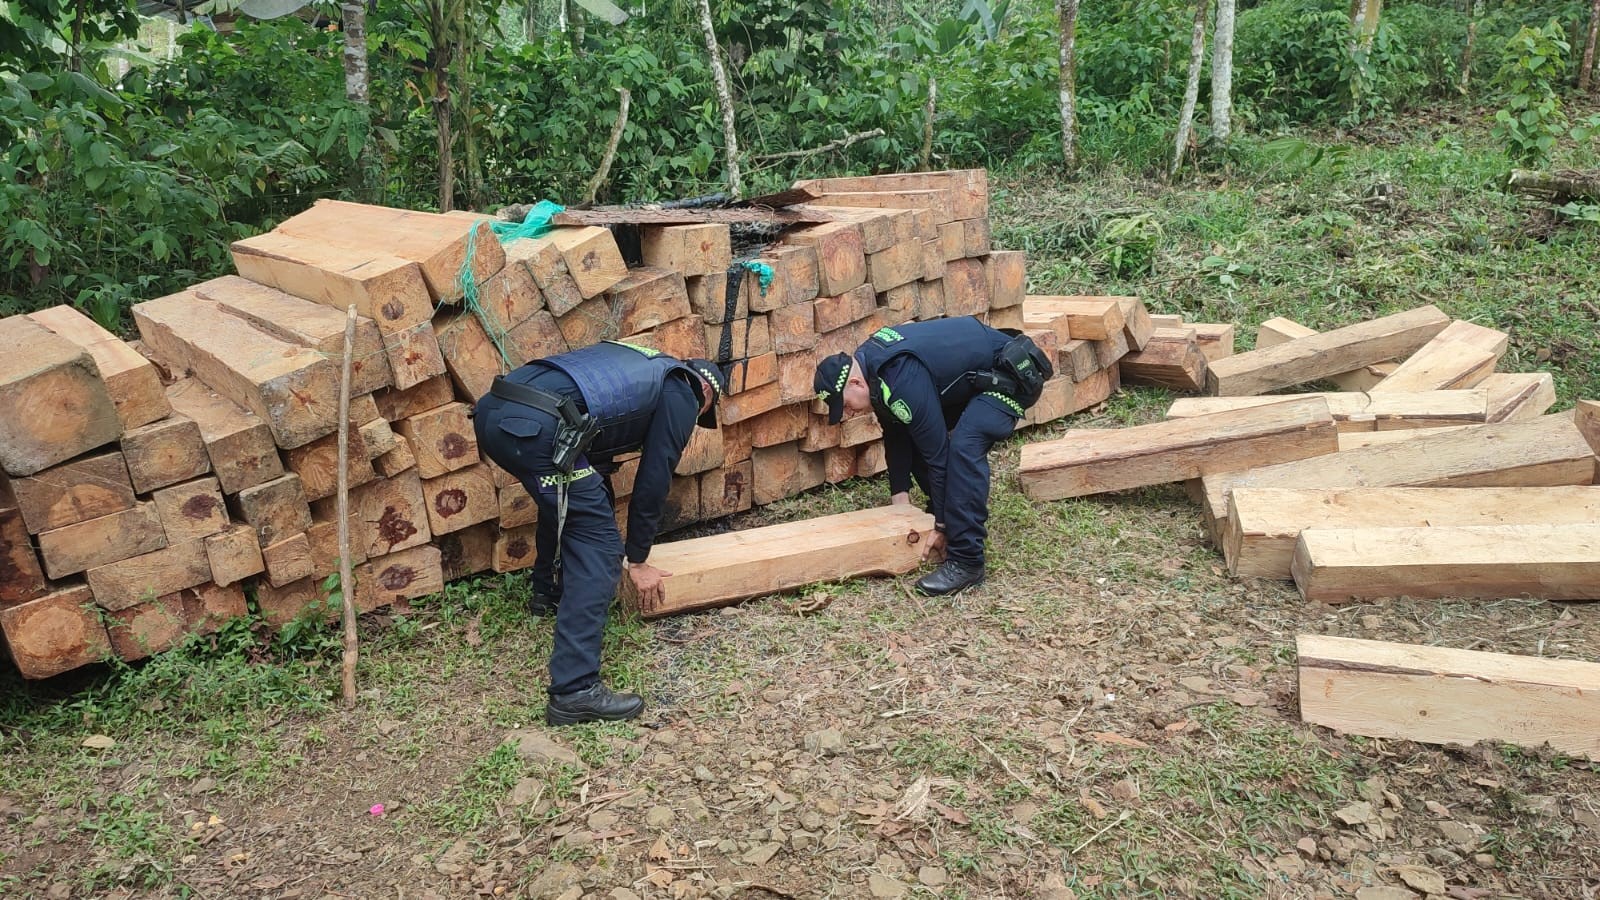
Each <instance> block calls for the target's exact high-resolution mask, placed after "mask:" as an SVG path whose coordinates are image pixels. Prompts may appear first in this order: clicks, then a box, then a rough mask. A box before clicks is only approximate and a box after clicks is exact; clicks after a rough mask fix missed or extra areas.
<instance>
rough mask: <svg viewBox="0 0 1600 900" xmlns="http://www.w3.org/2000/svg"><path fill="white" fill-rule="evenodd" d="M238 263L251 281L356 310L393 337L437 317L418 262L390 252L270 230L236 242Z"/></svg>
mask: <svg viewBox="0 0 1600 900" xmlns="http://www.w3.org/2000/svg"><path fill="white" fill-rule="evenodd" d="M231 250H232V252H233V264H234V267H235V268H237V269H238V270H239V274H240V275H243V276H244V277H245V278H248V279H250V280H251V281H255V282H259V283H261V284H266V285H271V286H272V287H275V288H277V289H278V290H280V291H284V292H285V293H289V294H293V295H294V296H296V297H302V298H304V299H306V300H310V301H312V302H314V303H320V304H322V305H323V306H327V307H331V308H333V309H338V310H343V309H348V308H349V307H351V306H354V307H355V308H356V314H357V315H362V316H366V317H367V318H369V319H372V320H373V321H374V322H376V323H377V325H378V329H379V330H380V331H382V332H383V333H384V334H385V335H390V334H393V333H395V332H398V331H402V330H404V329H407V328H411V327H414V326H416V325H420V324H422V323H423V322H426V321H428V319H429V318H430V317H431V316H432V315H433V303H434V301H433V297H432V296H431V295H430V294H429V293H428V282H427V280H426V279H425V278H424V277H423V275H422V270H421V269H420V268H418V266H417V264H416V263H414V262H412V261H410V260H406V259H401V258H399V257H398V256H393V255H391V254H389V253H386V252H374V251H352V250H348V249H345V248H342V247H337V246H332V245H329V244H324V243H318V242H315V241H308V240H302V239H300V238H296V237H292V236H290V235H287V234H283V233H281V232H275V231H269V232H267V233H265V234H258V235H256V236H255V237H252V238H246V239H244V240H241V241H234V242H233V244H232V246H231Z"/></svg>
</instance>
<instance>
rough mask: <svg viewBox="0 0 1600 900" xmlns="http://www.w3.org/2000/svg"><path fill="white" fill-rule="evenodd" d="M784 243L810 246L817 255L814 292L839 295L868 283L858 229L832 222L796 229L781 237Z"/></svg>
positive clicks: (847, 223) (863, 250)
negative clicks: (815, 288) (815, 290)
mask: <svg viewBox="0 0 1600 900" xmlns="http://www.w3.org/2000/svg"><path fill="white" fill-rule="evenodd" d="M783 240H784V243H786V244H793V245H796V246H801V247H809V248H811V249H812V251H814V252H815V253H816V255H817V290H818V293H820V294H823V295H827V296H838V295H839V294H843V293H844V292H846V291H849V290H851V289H852V288H854V287H856V286H857V285H859V284H861V283H862V282H864V281H866V280H867V257H866V248H865V246H864V245H863V243H862V239H861V228H860V226H858V225H856V224H854V223H852V222H832V223H829V224H826V225H814V226H811V227H808V228H797V229H795V230H793V231H790V232H789V233H788V234H786V235H784V238H783Z"/></svg>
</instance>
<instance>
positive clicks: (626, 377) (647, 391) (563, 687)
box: [473, 341, 726, 725]
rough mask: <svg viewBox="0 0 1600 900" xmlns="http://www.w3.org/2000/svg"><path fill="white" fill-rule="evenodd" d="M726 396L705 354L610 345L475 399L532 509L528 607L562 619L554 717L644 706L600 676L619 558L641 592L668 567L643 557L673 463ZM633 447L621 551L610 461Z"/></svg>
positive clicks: (625, 715) (491, 449)
mask: <svg viewBox="0 0 1600 900" xmlns="http://www.w3.org/2000/svg"><path fill="white" fill-rule="evenodd" d="M725 390H726V382H725V380H724V378H723V376H722V373H721V371H720V370H719V369H718V368H717V366H716V365H715V364H714V363H712V362H710V361H709V360H704V359H691V360H687V361H680V360H677V359H674V358H673V357H670V356H666V355H664V354H662V353H659V352H657V351H655V350H651V349H649V348H646V347H637V346H634V345H632V344H626V343H622V342H618V341H603V342H601V343H599V344H595V345H594V346H591V347H585V348H583V349H581V350H574V351H572V352H570V353H563V354H560V355H557V356H551V357H547V358H545V359H539V360H534V361H533V362H530V363H528V364H527V365H525V366H522V367H521V368H519V369H517V370H516V371H514V372H512V373H511V374H509V375H505V376H502V377H500V378H496V379H495V382H494V386H493V387H492V388H491V389H490V392H489V393H488V394H486V395H485V396H484V397H482V398H481V399H480V400H479V401H478V404H477V408H476V410H475V412H474V417H473V422H474V428H475V430H476V432H477V436H478V447H479V449H480V450H481V451H482V452H483V453H485V454H486V455H487V456H488V457H489V458H490V459H492V460H494V462H495V463H496V464H497V465H499V466H500V467H501V468H503V469H505V470H506V471H507V472H509V473H511V474H512V475H513V476H515V477H516V478H517V479H518V480H520V481H521V482H522V484H523V486H524V487H525V488H527V490H528V493H529V494H530V495H532V496H533V499H534V502H535V503H536V504H537V505H538V510H539V520H538V525H537V532H536V538H535V544H536V550H537V558H536V561H535V563H534V566H533V570H532V573H531V581H532V588H533V600H532V601H531V602H530V603H529V609H530V611H532V612H534V613H535V614H544V615H548V614H551V613H554V615H555V620H556V621H555V644H554V647H553V648H552V649H551V652H550V687H549V693H550V702H549V706H548V707H547V709H546V712H545V720H546V721H547V722H548V723H549V724H552V725H570V724H574V723H577V722H589V721H596V720H618V719H631V718H633V717H635V716H637V715H638V714H639V713H640V712H642V711H643V709H644V700H643V699H642V698H640V697H639V696H638V695H637V694H623V693H616V692H614V691H612V690H611V689H610V688H608V687H607V686H606V685H605V684H604V683H602V682H601V680H600V647H601V639H602V636H603V633H604V630H605V623H606V616H607V612H608V610H609V608H610V605H611V600H612V598H613V597H614V596H615V593H616V587H617V582H618V579H619V577H620V575H621V572H622V570H623V567H624V563H625V565H626V570H627V573H628V577H629V579H630V580H631V581H632V582H633V586H634V588H635V589H637V591H638V592H639V594H640V596H641V597H642V598H645V599H647V600H648V599H653V598H655V597H657V596H658V595H659V591H660V590H661V579H662V578H663V577H665V576H667V575H669V574H671V573H669V572H663V571H661V570H659V569H656V568H654V567H653V566H651V565H650V564H649V562H648V560H649V556H650V548H651V546H652V545H653V544H654V542H655V537H656V529H657V527H658V526H659V524H660V522H661V515H662V510H663V508H664V506H665V502H666V497H667V491H668V488H669V487H670V486H671V482H672V470H673V469H675V468H677V465H678V460H679V458H680V457H681V456H682V455H683V450H684V447H685V446H686V445H687V444H688V442H689V437H690V435H691V433H692V432H693V430H694V427H695V425H696V424H697V423H698V424H699V425H700V427H702V428H715V427H716V425H717V419H716V400H717V397H718V396H719V395H720V394H721V393H723V391H725ZM633 451H640V453H641V456H640V460H639V472H638V477H637V479H636V480H635V482H634V486H633V495H632V500H631V501H630V504H629V510H628V540H627V543H626V545H624V544H623V541H622V536H621V534H620V533H619V531H618V529H617V522H616V514H615V511H614V506H615V497H614V496H613V493H612V488H611V478H610V475H611V473H612V472H614V471H615V470H616V464H615V463H614V462H613V461H612V460H613V459H614V458H615V457H616V456H617V455H619V454H623V453H631V452H633Z"/></svg>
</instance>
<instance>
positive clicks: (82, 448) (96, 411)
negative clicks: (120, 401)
mask: <svg viewBox="0 0 1600 900" xmlns="http://www.w3.org/2000/svg"><path fill="white" fill-rule="evenodd" d="M0 409H4V410H5V414H4V415H0V469H4V470H5V472H6V473H7V474H9V475H13V476H19V475H32V474H34V473H36V472H40V471H42V470H44V469H47V468H49V467H51V466H53V465H55V464H56V463H60V462H65V461H66V460H69V459H71V458H73V457H74V456H78V455H79V454H81V453H86V452H88V451H90V450H93V449H95V448H96V447H100V446H103V445H105V444H108V443H110V442H111V441H114V440H116V439H117V437H118V436H119V435H121V434H122V420H121V419H119V418H118V417H117V407H116V405H115V404H114V403H113V402H112V400H111V394H110V393H109V392H108V391H107V390H106V384H105V382H104V381H102V380H101V378H100V370H99V368H98V367H97V366H96V365H95V362H94V358H93V357H92V356H91V355H90V354H89V351H87V350H85V349H83V348H82V347H80V346H78V345H77V344H75V343H73V342H71V341H69V340H67V339H66V338H63V337H60V336H58V335H56V334H55V333H54V332H52V331H50V330H49V329H47V328H45V327H44V326H43V325H40V324H39V323H37V322H35V321H33V320H32V319H30V318H28V317H27V316H12V317H10V318H7V319H0Z"/></svg>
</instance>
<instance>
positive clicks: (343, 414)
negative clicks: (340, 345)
mask: <svg viewBox="0 0 1600 900" xmlns="http://www.w3.org/2000/svg"><path fill="white" fill-rule="evenodd" d="M355 345H356V308H355V307H354V306H352V307H350V310H349V313H348V314H347V316H346V317H345V323H344V367H343V369H342V370H341V372H340V376H339V488H338V490H339V596H340V597H341V598H342V599H343V601H344V604H343V605H344V611H343V616H344V705H345V706H354V705H355V702H356V660H357V659H358V658H359V657H360V651H359V650H358V648H357V645H356V598H355V578H354V577H353V575H352V574H351V571H350V568H351V567H350V368H351V358H352V357H353V356H354V355H355Z"/></svg>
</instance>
